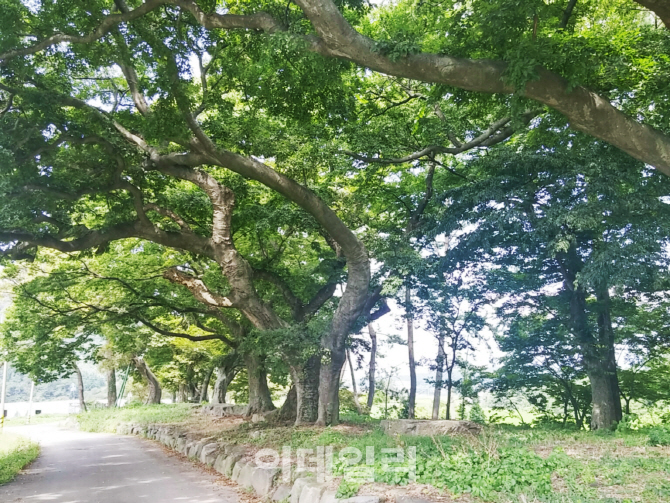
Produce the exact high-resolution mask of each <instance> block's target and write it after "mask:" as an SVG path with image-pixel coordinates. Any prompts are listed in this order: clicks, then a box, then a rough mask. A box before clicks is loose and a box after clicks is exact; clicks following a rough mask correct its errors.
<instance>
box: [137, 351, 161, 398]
mask: <svg viewBox="0 0 670 503" xmlns="http://www.w3.org/2000/svg"><path fill="white" fill-rule="evenodd" d="M133 362H134V364H135V368H136V369H137V371H138V372H139V373H140V374H141V375H142V377H144V378H145V379H146V380H147V383H148V384H149V396H148V397H147V401H146V403H147V404H159V403H161V394H162V390H161V385H160V383H159V382H158V379H156V376H155V375H154V373H153V372H152V371H151V369H150V368H149V366H148V365H147V363H146V362H145V361H144V360H143V359H142V358H140V357H138V356H136V357H134V358H133Z"/></svg>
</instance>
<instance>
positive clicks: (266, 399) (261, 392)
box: [244, 354, 275, 416]
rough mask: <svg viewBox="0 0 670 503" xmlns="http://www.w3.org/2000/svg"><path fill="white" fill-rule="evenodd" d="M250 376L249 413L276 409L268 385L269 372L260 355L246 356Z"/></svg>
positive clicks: (260, 412) (245, 360)
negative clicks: (266, 370) (266, 371)
mask: <svg viewBox="0 0 670 503" xmlns="http://www.w3.org/2000/svg"><path fill="white" fill-rule="evenodd" d="M244 362H245V364H246V366H247V375H248V378H249V407H248V408H247V415H248V416H251V415H253V414H262V413H264V412H269V411H271V410H274V409H275V406H274V404H273V403H272V396H271V395H270V388H269V387H268V379H267V374H266V373H265V367H264V366H263V362H262V359H261V357H260V356H258V355H253V354H248V355H247V356H246V357H245V358H244Z"/></svg>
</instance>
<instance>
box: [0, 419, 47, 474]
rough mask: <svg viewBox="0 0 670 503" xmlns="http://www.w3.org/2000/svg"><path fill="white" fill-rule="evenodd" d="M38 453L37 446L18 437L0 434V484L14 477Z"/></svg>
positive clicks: (5, 433)
mask: <svg viewBox="0 0 670 503" xmlns="http://www.w3.org/2000/svg"><path fill="white" fill-rule="evenodd" d="M39 453H40V448H39V446H38V445H37V444H36V443H34V442H32V441H30V440H28V439H27V438H25V437H22V436H20V435H15V434H13V433H7V432H6V431H5V432H3V433H0V484H5V483H7V482H9V481H10V480H12V479H13V478H14V476H15V475H16V474H17V473H18V472H19V471H20V470H21V469H22V468H23V467H24V466H26V465H27V464H28V463H30V462H31V461H32V460H33V459H35V458H36V457H37V455H38V454H39Z"/></svg>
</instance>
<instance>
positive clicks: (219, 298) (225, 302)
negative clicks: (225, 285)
mask: <svg viewBox="0 0 670 503" xmlns="http://www.w3.org/2000/svg"><path fill="white" fill-rule="evenodd" d="M163 277H164V278H165V279H167V280H168V281H171V282H172V283H175V284H177V285H182V286H185V287H186V288H187V289H188V290H189V291H190V292H191V293H192V294H193V296H194V297H195V298H196V299H198V300H199V301H200V302H202V303H203V304H205V305H208V306H212V307H238V306H237V304H236V303H235V299H234V298H229V297H225V296H223V295H219V294H218V293H215V292H212V291H211V290H210V289H209V288H207V285H205V283H204V282H203V281H202V280H201V279H198V278H196V277H194V276H191V275H190V274H186V273H184V272H181V271H180V270H179V269H177V268H176V267H171V268H170V269H167V270H166V271H165V272H164V273H163Z"/></svg>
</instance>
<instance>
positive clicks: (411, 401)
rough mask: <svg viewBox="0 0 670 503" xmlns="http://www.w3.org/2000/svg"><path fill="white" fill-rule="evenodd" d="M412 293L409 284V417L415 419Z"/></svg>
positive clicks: (406, 299)
mask: <svg viewBox="0 0 670 503" xmlns="http://www.w3.org/2000/svg"><path fill="white" fill-rule="evenodd" d="M411 303H412V291H411V289H410V287H409V282H408V283H407V285H406V286H405V309H406V316H407V352H408V356H409V404H408V408H407V417H408V418H409V419H414V415H415V414H414V407H415V404H416V362H415V361H414V315H413V314H412V306H411Z"/></svg>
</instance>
